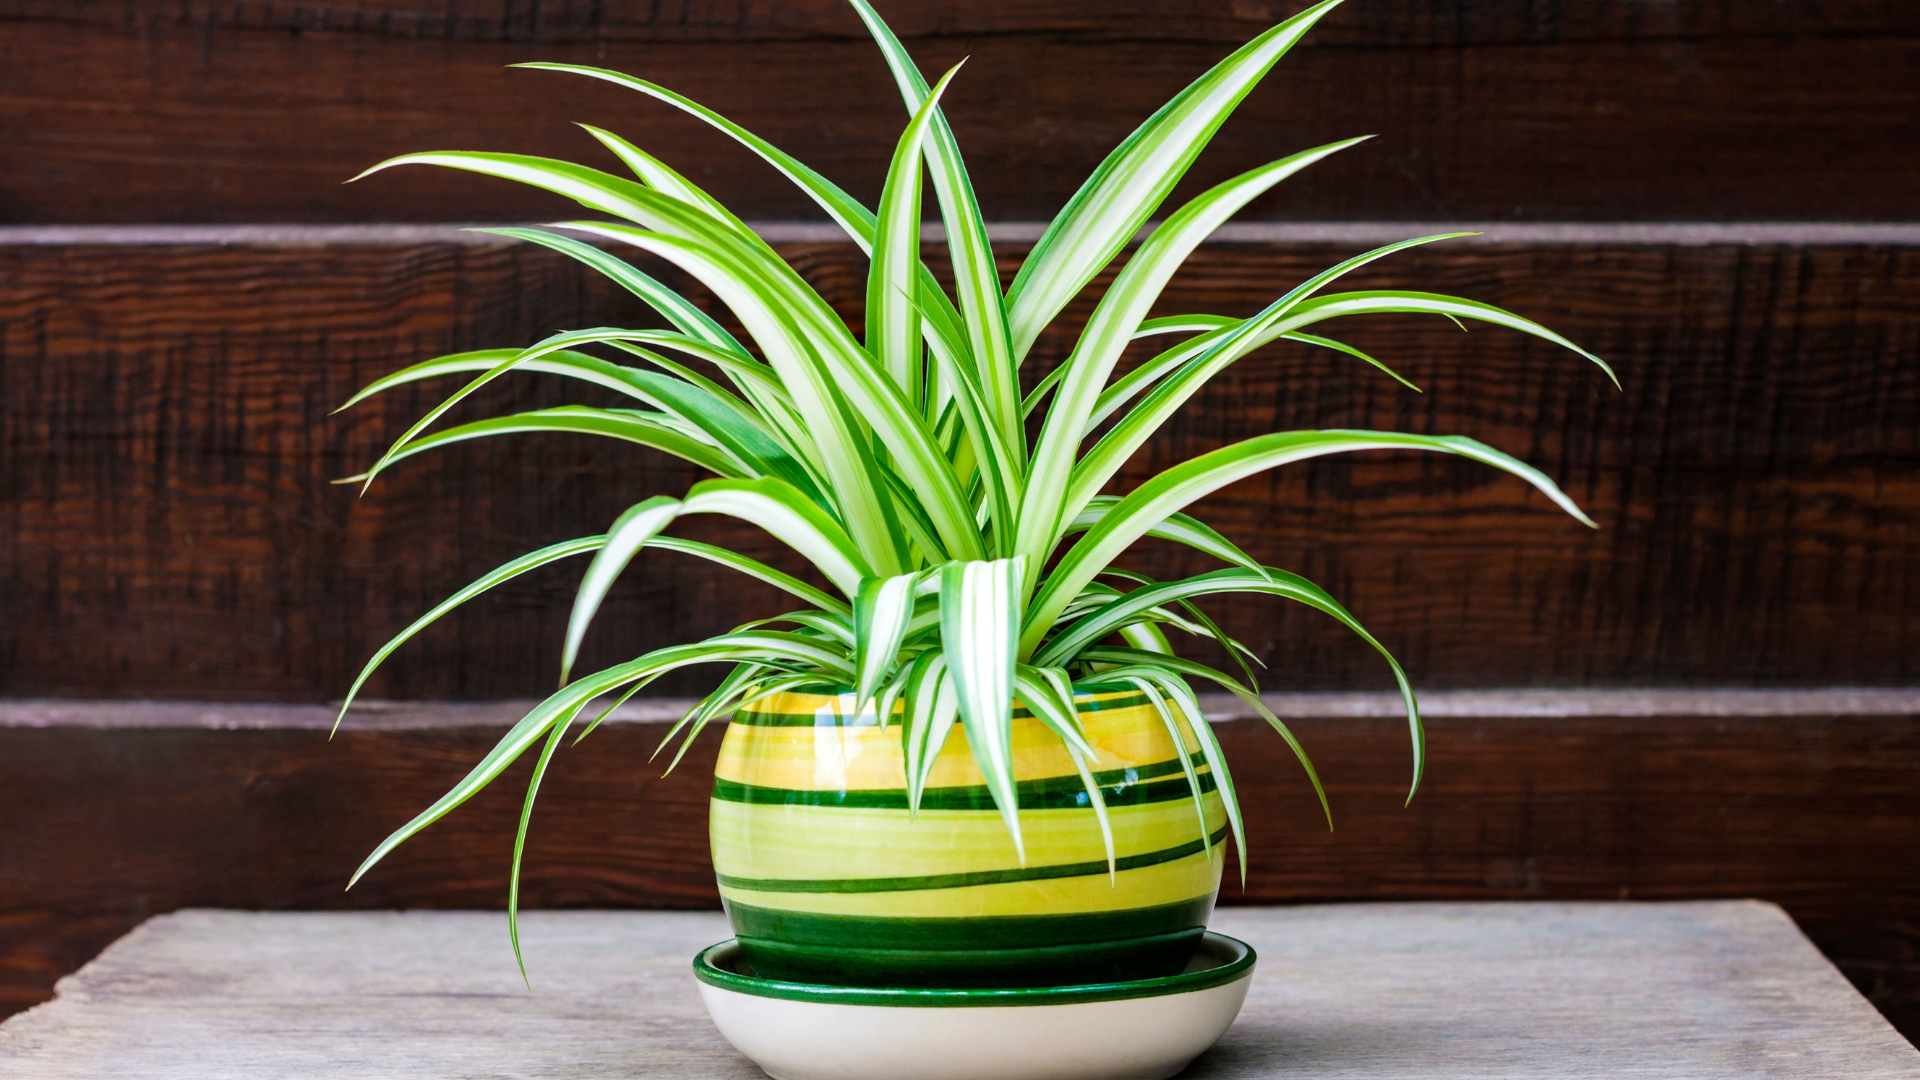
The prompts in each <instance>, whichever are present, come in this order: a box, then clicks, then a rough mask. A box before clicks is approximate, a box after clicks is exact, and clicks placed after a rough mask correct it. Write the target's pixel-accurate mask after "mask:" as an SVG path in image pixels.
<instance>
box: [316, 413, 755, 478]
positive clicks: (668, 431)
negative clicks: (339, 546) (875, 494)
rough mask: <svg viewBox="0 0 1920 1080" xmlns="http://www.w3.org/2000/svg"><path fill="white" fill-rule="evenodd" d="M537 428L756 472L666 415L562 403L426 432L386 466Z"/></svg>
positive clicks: (740, 473)
mask: <svg viewBox="0 0 1920 1080" xmlns="http://www.w3.org/2000/svg"><path fill="white" fill-rule="evenodd" d="M537 431H561V432H570V433H572V434H576V435H604V436H606V437H608V438H614V439H623V440H625V441H627V442H630V443H638V444H639V445H641V446H647V447H652V448H653V449H655V450H661V451H664V452H666V453H669V454H672V455H673V456H674V457H677V458H680V459H682V460H683V461H690V462H692V463H694V464H695V465H698V466H700V467H701V468H703V469H705V470H707V471H708V472H711V473H715V474H717V475H720V476H728V477H736V478H740V479H745V478H748V477H752V476H755V475H757V473H756V472H755V471H754V470H752V469H750V468H748V467H747V466H746V465H744V464H742V463H741V462H740V461H739V459H737V458H735V457H734V456H733V455H732V454H729V453H728V452H727V451H725V450H724V449H721V448H720V447H718V446H715V445H713V444H712V443H710V442H707V441H704V440H702V439H699V438H695V437H693V436H692V435H690V434H689V433H688V432H687V431H685V430H683V429H682V428H680V427H677V426H675V425H673V424H670V423H668V422H667V421H666V419H664V418H663V414H659V413H654V414H651V415H649V414H647V413H643V412H638V411H635V410H631V409H593V408H588V407H587V406H585V405H562V406H560V407H559V408H555V409H539V410H536V411H534V412H523V413H514V414H513V415H511V416H497V417H494V418H493V419H491V420H476V421H474V422H473V423H470V424H461V425H460V426H459V427H452V428H448V429H446V430H445V431H438V432H435V433H433V434H432V435H426V436H422V437H421V438H418V439H415V440H414V441H412V442H410V443H408V444H407V445H406V446H404V447H402V448H401V449H400V450H399V451H398V452H396V453H395V454H394V455H393V456H392V457H391V458H389V459H387V467H388V468H392V467H393V466H394V465H395V464H397V463H399V462H402V461H405V460H406V459H408V458H410V457H412V456H414V455H415V454H424V453H426V452H427V451H429V450H437V449H439V448H441V447H443V446H450V445H452V444H454V443H461V442H468V441H470V440H473V439H483V438H487V437H489V436H493V435H519V434H525V433H527V432H537ZM366 479H367V474H366V473H360V474H358V475H355V476H343V477H341V478H340V479H338V480H335V481H334V483H336V484H356V483H364V482H365V481H366Z"/></svg>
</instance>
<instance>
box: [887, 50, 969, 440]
mask: <svg viewBox="0 0 1920 1080" xmlns="http://www.w3.org/2000/svg"><path fill="white" fill-rule="evenodd" d="M959 70H960V68H959V65H957V64H956V65H955V66H954V68H953V70H952V71H949V72H947V74H946V76H945V77H944V78H942V79H941V80H940V85H939V86H937V87H935V88H934V90H933V92H932V93H930V94H928V95H927V99H926V101H925V102H923V103H922V104H921V106H920V109H919V111H918V112H916V113H915V114H914V117H913V120H912V122H910V123H909V124H907V130H906V131H905V132H902V133H901V135H900V142H899V145H898V146H896V147H895V148H894V151H893V163H892V165H890V166H889V167H888V169H887V182H886V186H885V187H884V188H883V189H882V190H881V193H880V212H879V214H878V216H877V218H876V222H875V229H874V237H873V266H872V269H871V271H870V272H869V273H868V275H867V351H868V352H870V353H872V354H873V356H874V359H876V360H878V361H879V362H880V366H881V368H882V369H884V370H885V371H886V373H887V375H888V377H889V378H891V379H892V380H893V382H894V385H895V386H898V387H899V388H900V389H901V391H902V392H904V393H905V394H906V397H907V401H908V402H910V403H914V404H918V403H919V402H920V400H921V397H922V395H923V393H924V388H923V387H922V386H921V385H920V384H921V379H922V372H923V367H922V363H921V346H920V311H919V309H918V308H917V307H916V306H915V304H914V291H915V283H916V282H917V281H918V280H919V277H920V172H921V168H922V166H921V161H920V147H921V144H922V143H923V142H924V141H925V139H926V134H927V125H928V123H929V122H930V121H931V120H932V119H933V113H934V110H935V109H936V108H937V107H938V106H939V101H940V95H941V93H942V92H944V91H945V90H946V88H947V84H948V83H949V82H951V81H952V80H953V76H954V73H955V72H957V71H959Z"/></svg>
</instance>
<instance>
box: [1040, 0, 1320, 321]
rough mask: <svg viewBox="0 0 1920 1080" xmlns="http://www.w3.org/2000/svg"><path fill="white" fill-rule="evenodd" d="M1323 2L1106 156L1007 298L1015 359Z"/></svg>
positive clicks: (1220, 69)
mask: <svg viewBox="0 0 1920 1080" xmlns="http://www.w3.org/2000/svg"><path fill="white" fill-rule="evenodd" d="M1339 4H1340V0H1324V2H1322V3H1319V4H1315V5H1314V6H1312V7H1310V8H1308V9H1306V10H1305V11H1302V12H1300V13H1299V14H1298V15H1295V16H1294V17H1293V18H1291V19H1288V20H1287V21H1285V22H1283V23H1281V24H1280V25H1278V26H1276V27H1274V28H1273V29H1271V30H1268V31H1267V32H1266V33H1264V34H1261V35H1260V36H1259V37H1257V38H1255V39H1253V40H1252V41H1250V42H1248V43H1247V44H1245V45H1243V46H1241V47H1240V48H1239V49H1237V50H1235V51H1234V53H1233V55H1231V56H1229V57H1227V58H1226V59H1225V60H1222V61H1220V63H1218V64H1216V65H1214V67H1213V69H1212V70H1211V71H1208V72H1207V73H1206V74H1205V75H1202V76H1201V77H1200V78H1198V79H1196V80H1194V82H1193V84H1192V85H1190V86H1188V87H1187V88H1186V89H1185V90H1182V91H1181V92H1180V93H1179V94H1177V95H1175V97H1174V98H1173V100H1172V101H1169V102H1167V103H1166V105H1164V106H1162V107H1161V109H1160V111H1159V112H1156V113H1154V114H1153V116H1152V117H1150V118H1149V119H1148V120H1147V122H1146V123H1144V124H1141V125H1140V127H1139V128H1138V129H1137V130H1135V131H1134V133H1133V134H1132V135H1129V136H1127V138H1126V140H1125V141H1124V142H1122V143H1121V144H1120V145H1119V146H1117V147H1115V148H1114V149H1113V152H1112V153H1110V154H1108V155H1107V159H1106V160H1105V161H1103V162H1101V163H1100V166H1099V168H1097V169H1095V170H1094V172H1093V175H1092V176H1089V177H1088V178H1087V181H1086V183H1084V184H1082V185H1081V186H1080V190H1079V191H1077V192H1075V193H1074V196H1073V198H1072V199H1071V200H1069V201H1068V203H1067V205H1066V208H1065V209H1063V210H1061V211H1060V213H1059V214H1058V215H1057V216H1056V217H1055V218H1054V219H1053V223H1052V224H1051V225H1048V226H1047V231H1046V232H1045V233H1043V234H1042V235H1041V237H1040V240H1039V242H1037V243H1036V244H1034V246H1033V250H1032V251H1031V252H1029V253H1028V254H1027V259H1026V262H1024V263H1022V264H1021V266H1020V273H1019V275H1018V276H1017V277H1015V278H1014V279H1013V285H1012V287H1011V288H1009V289H1008V290H1007V304H1008V308H1009V316H1008V317H1009V322H1010V324H1011V327H1012V335H1013V346H1014V354H1015V355H1016V356H1025V355H1026V353H1027V349H1028V348H1029V347H1031V346H1032V344H1033V341H1034V339H1035V338H1037V337H1039V336H1040V331H1041V330H1042V329H1043V328H1044V327H1045V326H1046V325H1047V324H1048V323H1050V322H1052V321H1053V317H1054V316H1055V315H1058V314H1059V313H1060V310H1061V309H1062V308H1064V307H1066V305H1067V302H1068V301H1069V300H1072V299H1073V298H1074V297H1075V296H1076V295H1078V294H1079V292H1080V290H1081V289H1083V288H1085V287H1086V285H1087V283H1088V282H1090V281H1092V280H1093V278H1094V276H1095V275H1096V274H1098V273H1099V272H1100V271H1101V269H1102V268H1104V267H1105V266H1106V265H1107V264H1108V263H1110V262H1112V261H1113V258H1114V256H1115V255H1118V254H1119V253H1120V249H1121V248H1123V247H1125V246H1126V244H1127V242H1128V241H1129V240H1131V239H1133V237H1134V235H1135V234H1137V233H1138V232H1139V231H1140V227H1141V226H1143V225H1145V224H1146V223H1147V219H1148V218H1150V217H1152V216H1153V212H1154V211H1155V210H1156V209H1158V208H1159V206H1160V204H1161V202H1163V201H1164V200H1165V199H1166V197H1167V196H1168V194H1170V193H1171V192H1172V191H1173V188H1174V185H1176V184H1178V183H1179V182H1180V178H1181V177H1182V176H1184V175H1186V172H1187V168H1188V166H1190V165H1192V164H1193V162H1194V159H1195V158H1198V157H1199V156H1200V151H1202V150H1204V149H1205V148H1206V145H1207V142H1208V141H1209V140H1210V139H1212V138H1213V133H1214V132H1215V131H1218V130H1219V128H1220V125H1221V124H1222V123H1224V122H1225V121H1226V118H1227V117H1228V116H1229V115H1231V114H1232V112H1233V110H1234V109H1235V108H1236V107H1237V106H1238V105H1239V104H1240V102H1241V101H1242V100H1243V99H1244V98H1245V97H1246V96H1247V94H1248V93H1249V92H1250V91H1251V90H1252V89H1253V88H1254V86H1255V85H1256V84H1257V83H1259V81H1260V80H1261V79H1262V78H1264V77H1265V76H1266V74H1267V72H1268V71H1270V70H1271V69H1272V68H1273V65H1274V64H1276V63H1278V62H1279V60H1280V58H1281V57H1282V56H1285V55H1286V53H1287V50H1289V49H1291V48H1293V46H1294V43H1296V42H1298V41H1299V40H1300V38H1301V37H1303V36H1304V35H1305V34H1306V32H1307V31H1308V30H1310V29H1312V28H1313V24H1314V23H1316V22H1319V21H1320V19H1321V17H1322V16H1324V15H1326V13H1327V12H1329V11H1331V10H1333V9H1334V8H1335V7H1337V6H1338V5H1339Z"/></svg>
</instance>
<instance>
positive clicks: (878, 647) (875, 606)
mask: <svg viewBox="0 0 1920 1080" xmlns="http://www.w3.org/2000/svg"><path fill="white" fill-rule="evenodd" d="M919 581H920V575H919V574H901V575H899V576H897V577H890V578H885V579H868V580H867V581H864V582H862V583H861V585H860V594H859V596H858V597H857V598H856V599H855V600H854V605H853V633H854V639H855V644H856V646H857V650H858V651H857V653H856V655H857V657H858V660H857V662H856V664H855V668H856V670H857V671H858V674H859V679H858V681H857V682H856V683H855V684H854V694H855V697H854V701H855V707H856V708H862V707H864V706H865V705H866V704H867V703H868V702H869V701H872V700H873V697H874V695H875V694H876V693H878V692H879V689H880V685H881V681H882V680H884V679H885V678H886V677H887V675H888V673H889V672H891V671H892V670H893V660H894V657H895V656H896V655H897V654H898V653H899V652H900V645H901V642H903V641H905V640H906V636H907V625H908V623H909V622H910V621H911V620H912V618H913V607H914V586H915V585H917V584H919Z"/></svg>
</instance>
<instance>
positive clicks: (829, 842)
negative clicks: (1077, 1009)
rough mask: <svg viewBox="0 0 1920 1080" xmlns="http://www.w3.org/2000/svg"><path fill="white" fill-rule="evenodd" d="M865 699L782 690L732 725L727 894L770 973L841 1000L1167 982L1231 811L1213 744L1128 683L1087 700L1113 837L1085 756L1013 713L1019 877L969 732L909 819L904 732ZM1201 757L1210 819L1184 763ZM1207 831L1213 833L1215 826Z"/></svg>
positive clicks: (1187, 946)
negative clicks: (1097, 805)
mask: <svg viewBox="0 0 1920 1080" xmlns="http://www.w3.org/2000/svg"><path fill="white" fill-rule="evenodd" d="M853 704H854V702H853V695H852V694H851V693H831V692H828V693H800V692H794V693H784V694H776V695H773V696H771V697H768V698H763V699H761V700H759V701H757V702H755V703H753V704H752V705H751V706H749V707H747V708H743V709H742V710H740V711H739V712H737V713H735V714H734V717H733V722H732V723H731V724H730V725H729V726H728V728H727V734H726V738H725V740H724V741H723V742H722V744H721V748H720V756H719V761H718V763H717V764H716V766H715V775H714V791H713V802H712V812H711V829H712V843H713V862H714V869H715V871H716V873H717V875H718V878H719V884H720V896H721V899H722V901H723V902H724V903H725V905H726V909H727V914H728V917H729V918H730V919H731V920H732V922H733V929H734V933H735V934H736V935H737V936H738V938H739V942H740V947H741V950H742V952H743V954H744V956H745V959H746V961H747V962H748V963H749V964H750V965H751V966H752V968H753V969H754V970H755V971H756V972H758V973H759V974H760V975H762V976H764V977H766V978H770V979H782V980H790V981H793V982H802V983H824V984H832V985H841V986H868V987H882V986H935V987H973V986H997V987H1020V986H1062V985H1073V984H1081V983H1096V982H1119V981H1127V980H1133V979H1143V978H1157V977H1161V976H1167V975H1173V974H1176V973H1178V972H1180V971H1182V970H1184V969H1185V967H1186V965H1187V962H1188V960H1190V959H1191V958H1192V956H1193V952H1194V949H1195V947H1196V946H1197V945H1198V944H1199V942H1200V939H1201V936H1202V934H1203V933H1204V931H1205V928H1206V923H1207V918H1208V916H1209V915H1210V914H1211V913H1212V910H1213V901H1214V896H1215V894H1216V893H1217V892H1218V891H1219V885H1220V875H1221V871H1222V868H1223V867H1224V866H1225V863H1226V853H1225V851H1224V850H1223V848H1222V846H1221V844H1222V841H1223V840H1224V839H1225V836H1226V831H1227V827H1226V811H1225V808H1224V806H1223V805H1222V803H1221V800H1220V796H1219V794H1218V792H1216V791H1215V790H1214V788H1213V784H1212V779H1211V776H1210V775H1209V774H1208V770H1207V766H1206V764H1205V763H1204V761H1202V760H1201V757H1200V753H1199V746H1198V744H1197V743H1194V742H1193V741H1192V736H1191V734H1190V733H1186V732H1183V733H1182V734H1183V736H1184V737H1185V739H1186V741H1187V745H1186V746H1185V747H1183V748H1178V749H1177V748H1176V747H1175V745H1174V742H1173V739H1172V737H1171V736H1170V735H1169V734H1168V732H1167V728H1166V724H1165V722H1164V721H1163V720H1162V719H1161V717H1160V714H1159V713H1158V712H1157V711H1156V710H1155V709H1154V707H1153V705H1152V704H1151V703H1150V702H1149V701H1147V699H1146V698H1145V697H1144V696H1143V695H1141V694H1140V693H1139V692H1138V691H1136V690H1134V689H1133V688H1131V687H1116V688H1114V689H1112V690H1104V689H1100V690H1096V691H1093V692H1088V693H1084V694H1081V695H1080V696H1079V697H1078V698H1077V700H1076V704H1077V705H1078V707H1079V710H1080V718H1081V722H1082V723H1083V724H1084V725H1085V728H1086V732H1087V738H1088V740H1089V741H1090V742H1091V743H1092V744H1093V746H1094V748H1095V750H1096V751H1097V752H1098V755H1099V757H1098V760H1097V761H1096V762H1095V763H1094V764H1093V769H1094V773H1095V778H1096V780H1097V782H1098V783H1099V784H1100V787H1101V793H1102V795H1103V796H1104V798H1105V800H1106V804H1107V810H1108V818H1109V820H1110V822H1111V824H1112V829H1113V839H1114V854H1115V856H1116V859H1117V863H1116V866H1117V871H1116V872H1115V873H1113V874H1112V875H1111V876H1109V873H1108V866H1107V857H1106V847H1105V845H1104V843H1103V842H1102V840H1101V836H1100V827H1099V823H1098V821H1097V819H1096V818H1095V817H1094V815H1093V812H1092V811H1091V809H1089V808H1088V800H1087V795H1086V791H1085V789H1084V787H1083V785H1082V782H1081V780H1080V776H1079V774H1078V773H1077V772H1076V771H1075V769H1074V767H1073V762H1072V760H1071V759H1070V758H1069V757H1068V755H1067V753H1066V751H1065V749H1064V748H1063V747H1062V746H1061V745H1060V742H1059V740H1058V739H1056V738H1055V737H1054V736H1053V735H1052V733H1051V732H1049V731H1048V730H1047V729H1046V728H1045V727H1044V726H1043V725H1042V724H1041V722H1040V721H1038V720H1036V719H1034V718H1033V717H1032V716H1031V715H1030V714H1028V713H1027V712H1026V710H1024V709H1022V708H1020V707H1018V704H1017V703H1016V707H1015V710H1014V721H1013V749H1014V760H1015V763H1016V770H1015V776H1016V779H1017V780H1018V782H1019V792H1020V822H1021V829H1022V833H1023V836H1024V838H1025V843H1026V861H1025V863H1024V864H1023V863H1022V862H1021V860H1020V858H1019V856H1018V854H1017V853H1016V852H1015V850H1014V847H1013V842H1012V840H1011V839H1010V838H1009V837H1008V834H1007V830H1006V826H1005V825H1004V823H1003V822H1002V819H1001V817H1000V814H999V811H997V810H996V809H995V808H994V806H993V801H992V799H991V797H990V796H989V795H988V793H987V788H986V786H985V783H984V780H983V778H982V776H981V773H980V770H979V768H978V767H977V766H976V765H975V763H974V760H973V754H972V751H971V750H970V748H969V747H968V746H967V741H966V735H965V732H964V730H963V729H962V728H961V727H960V726H959V725H955V727H954V729H953V734H952V737H951V738H950V739H949V740H948V741H947V744H946V746H945V747H944V748H942V750H941V753H940V755H939V758H938V760H937V762H936V764H935V765H934V768H933V772H932V776H931V779H930V781H929V783H928V788H927V791H926V793H925V795H924V797H923V799H922V802H921V806H920V811H919V813H918V815H917V817H909V814H908V811H907V795H906V772H905V768H904V765H903V755H902V751H901V739H900V727H899V725H898V724H889V725H888V727H887V728H886V729H885V730H882V729H881V727H880V726H879V723H878V720H877V718H876V717H875V716H874V715H873V712H872V710H871V708H869V709H868V711H867V712H866V713H865V714H864V715H855V713H854V709H853ZM1183 750H1184V752H1185V753H1186V754H1187V755H1188V756H1189V758H1190V759H1191V760H1192V761H1193V764H1194V768H1195V770H1196V771H1197V772H1198V773H1199V775H1200V781H1201V789H1202V791H1203V793H1204V794H1203V797H1202V799H1201V800H1200V804H1199V805H1198V806H1196V804H1195V800H1194V798H1193V794H1192V791H1191V789H1190V787H1189V785H1188V783H1187V780H1186V777H1185V775H1184V773H1183V771H1182V769H1181V764H1180V758H1179V754H1180V753H1181V752H1182V751H1183ZM1203 815H1204V819H1205V824H1204V828H1203V826H1202V816H1203Z"/></svg>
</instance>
